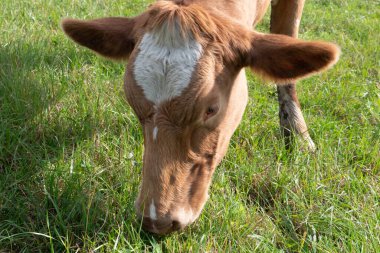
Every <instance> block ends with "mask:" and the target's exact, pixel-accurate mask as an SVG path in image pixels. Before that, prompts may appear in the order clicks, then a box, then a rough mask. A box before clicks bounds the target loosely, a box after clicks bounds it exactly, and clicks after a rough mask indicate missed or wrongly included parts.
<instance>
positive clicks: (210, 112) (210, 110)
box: [205, 106, 219, 120]
mask: <svg viewBox="0 0 380 253" xmlns="http://www.w3.org/2000/svg"><path fill="white" fill-rule="evenodd" d="M218 110H219V107H218V106H209V107H207V110H206V112H205V120H207V119H209V118H210V117H212V116H214V115H215V114H216V113H217V112H218Z"/></svg>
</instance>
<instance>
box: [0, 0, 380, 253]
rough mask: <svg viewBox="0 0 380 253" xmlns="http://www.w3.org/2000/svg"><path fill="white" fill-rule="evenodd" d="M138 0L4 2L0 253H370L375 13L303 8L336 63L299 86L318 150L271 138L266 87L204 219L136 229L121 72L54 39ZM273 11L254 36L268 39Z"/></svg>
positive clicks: (379, 15) (375, 215) (133, 9)
mask: <svg viewBox="0 0 380 253" xmlns="http://www.w3.org/2000/svg"><path fill="white" fill-rule="evenodd" d="M150 2H151V1H146V0H135V1H133V0H124V1H121V0H114V1H100V0H93V1H90V0H82V1H79V0H73V1H69V0H62V1H58V0H35V1H26V0H19V1H13V0H2V2H1V10H0V31H1V33H0V252H1V253H3V252H380V182H379V181H380V180H379V179H380V45H379V44H380V25H379V22H380V1H379V0H370V1H361V0H309V1H306V6H305V9H304V14H303V19H302V22H301V29H300V37H301V38H303V39H308V40H312V39H315V40H327V41H332V42H335V43H337V44H339V45H340V47H341V49H342V55H341V59H340V61H339V62H338V63H337V64H336V65H335V66H334V67H333V68H332V69H331V70H329V71H327V72H325V73H323V74H320V75H317V76H314V77H311V78H308V79H306V80H303V81H301V82H300V83H299V84H298V93H299V99H300V102H301V106H302V108H303V113H304V116H305V119H306V122H307V123H308V126H309V129H310V130H309V131H310V134H311V136H312V138H313V139H314V141H315V143H316V145H317V148H318V149H317V151H316V152H315V153H310V152H307V151H303V150H302V145H301V143H300V142H299V141H297V142H296V143H295V144H294V145H295V148H294V149H293V150H292V151H288V150H286V148H285V145H284V141H283V139H282V137H281V134H280V129H279V122H278V121H279V120H278V103H277V95H276V89H275V86H274V85H273V84H267V83H264V82H263V81H261V80H259V79H257V78H255V77H253V76H252V75H251V74H249V93H250V99H249V104H248V106H247V108H246V112H245V115H244V118H243V121H242V123H241V125H240V126H239V128H238V129H237V131H236V132H235V134H234V136H233V138H232V141H231V143H230V146H229V151H228V154H227V156H226V157H225V159H224V160H223V162H222V163H221V165H219V167H218V168H217V170H216V172H215V174H214V179H213V184H212V186H211V189H210V199H209V201H208V202H207V204H206V206H205V208H204V210H203V212H202V214H201V216H200V218H199V219H198V220H197V221H196V222H195V223H194V224H193V225H191V226H190V227H188V228H187V229H185V230H184V231H181V232H179V233H173V234H170V235H168V236H165V237H157V236H153V235H152V234H149V233H145V232H144V231H142V230H141V224H140V223H139V221H138V219H137V217H136V215H135V211H134V200H135V198H136V196H137V192H138V186H139V183H140V180H141V175H140V174H141V165H142V152H143V136H142V133H141V131H140V128H139V123H138V120H137V118H136V117H135V116H134V114H133V112H132V110H131V108H130V107H129V106H128V104H127V103H126V101H125V98H124V94H123V88H122V83H123V73H124V68H125V67H124V65H123V64H120V63H115V62H111V61H108V60H106V59H102V58H100V57H98V56H96V55H95V54H93V53H92V52H90V51H89V50H86V49H84V48H81V47H79V46H77V45H75V44H74V43H73V42H72V41H70V40H69V39H68V38H67V37H65V35H64V34H63V32H62V30H61V28H60V25H59V23H60V20H61V19H62V18H64V17H74V18H82V19H89V18H95V17H104V16H133V15H136V14H138V13H140V12H141V11H143V10H144V9H145V8H146V7H147V6H148V4H149V3H150ZM268 27H269V15H266V17H265V18H264V20H263V22H262V23H261V24H260V26H259V27H258V28H257V29H258V30H260V31H268Z"/></svg>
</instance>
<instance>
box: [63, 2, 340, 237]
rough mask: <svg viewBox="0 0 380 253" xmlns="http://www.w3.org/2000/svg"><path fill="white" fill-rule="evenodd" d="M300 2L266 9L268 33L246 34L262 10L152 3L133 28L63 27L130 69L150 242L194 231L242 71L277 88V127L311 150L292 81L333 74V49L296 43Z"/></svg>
mask: <svg viewBox="0 0 380 253" xmlns="http://www.w3.org/2000/svg"><path fill="white" fill-rule="evenodd" d="M303 2H304V1H303V0H298V1H297V0H292V1H288V0H279V1H273V2H272V19H271V30H272V32H274V33H283V34H287V35H291V36H293V37H289V36H285V35H274V34H262V33H258V32H254V31H252V30H251V27H252V25H254V24H256V23H257V22H259V20H260V19H261V18H262V16H263V15H264V12H265V11H266V9H267V7H268V5H269V1H268V0H257V1H253V0H240V1H239V0H215V1H202V0H193V1H191V0H182V1H158V2H156V3H154V4H152V5H151V6H150V7H149V9H148V10H147V11H145V12H144V13H142V14H141V15H139V16H137V17H134V18H121V17H119V18H102V19H95V20H90V21H80V20H72V19H65V20H64V21H63V22H62V26H63V29H64V31H65V32H66V34H67V35H68V36H69V37H71V38H72V39H73V40H74V41H76V42H77V43H79V44H81V45H83V46H85V47H88V48H90V49H92V50H94V51H95V52H97V53H99V54H101V55H103V56H105V57H109V58H111V59H126V58H128V59H129V64H128V66H127V69H126V73H125V84H124V87H125V93H126V97H127V100H128V102H129V104H130V105H131V107H132V108H133V110H134V112H135V113H136V115H137V117H138V118H139V120H140V122H141V126H142V129H143V133H144V148H145V150H144V157H143V170H142V173H143V177H142V184H141V189H140V193H139V196H138V198H137V201H136V210H137V213H138V215H139V216H140V217H141V218H142V219H143V227H144V228H145V229H146V230H149V231H151V232H154V233H158V234H165V233H168V232H171V231H173V230H178V229H181V228H183V227H185V226H186V225H188V224H190V223H192V222H194V220H195V219H197V217H198V216H199V214H200V212H201V210H202V208H203V206H204V204H205V202H206V200H207V198H208V188H209V185H210V182H211V177H212V175H213V173H214V170H215V168H216V166H217V165H218V164H219V163H220V161H221V160H222V158H223V157H224V155H225V153H226V150H227V146H228V143H229V141H230V138H231V136H232V134H233V132H234V131H235V129H236V127H237V126H238V124H239V123H240V120H241V118H242V115H243V112H244V109H245V107H246V104H247V99H248V92H247V80H246V77H245V71H244V67H249V68H250V69H252V71H253V72H254V73H256V74H258V75H260V76H261V77H263V78H265V79H268V80H272V81H275V82H276V83H277V84H278V94H279V103H280V118H281V120H280V122H281V125H282V126H283V127H284V128H285V129H286V132H288V130H294V131H296V132H298V133H299V134H301V135H302V136H303V137H304V138H305V139H306V140H307V141H309V143H310V145H311V148H313V147H314V144H313V142H312V140H311V139H310V137H309V135H308V133H307V127H306V124H305V122H304V119H303V117H302V113H301V110H300V107H299V103H298V99H297V95H296V91H295V84H294V83H295V81H296V80H297V79H300V78H304V77H306V76H309V75H311V74H313V73H317V72H319V71H322V70H324V69H326V68H328V67H330V66H331V65H333V64H334V63H335V62H336V61H337V60H338V57H339V49H338V47H337V46H336V45H334V44H330V43H326V42H306V41H302V40H299V39H296V38H294V37H296V36H297V31H298V25H299V21H300V18H301V12H302V8H303Z"/></svg>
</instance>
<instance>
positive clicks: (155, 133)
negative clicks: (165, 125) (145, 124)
mask: <svg viewBox="0 0 380 253" xmlns="http://www.w3.org/2000/svg"><path fill="white" fill-rule="evenodd" d="M157 133H158V128H157V127H154V128H153V140H157Z"/></svg>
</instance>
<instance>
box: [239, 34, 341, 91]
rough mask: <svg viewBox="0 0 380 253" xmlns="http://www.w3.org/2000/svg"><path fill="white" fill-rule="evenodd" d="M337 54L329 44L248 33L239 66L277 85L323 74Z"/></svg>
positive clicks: (337, 50)
mask: <svg viewBox="0 0 380 253" xmlns="http://www.w3.org/2000/svg"><path fill="white" fill-rule="evenodd" d="M339 55H340V49H339V47H338V46H336V45H335V44H332V43H327V42H319V41H311V42H308V41H302V40H299V39H295V38H292V37H289V36H285V35H276V34H260V33H252V37H251V45H250V48H249V49H248V50H247V51H245V53H244V55H243V58H245V59H243V63H244V64H243V65H245V66H246V67H250V68H251V69H252V71H253V72H254V73H256V74H259V75H260V76H262V77H263V78H264V79H269V80H271V81H275V82H276V83H278V84H281V83H289V82H292V81H295V80H297V79H300V78H303V77H306V76H309V75H312V74H314V73H318V72H320V71H323V70H325V69H327V68H329V67H331V66H332V65H334V64H335V63H336V62H337V61H338V59H339Z"/></svg>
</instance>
